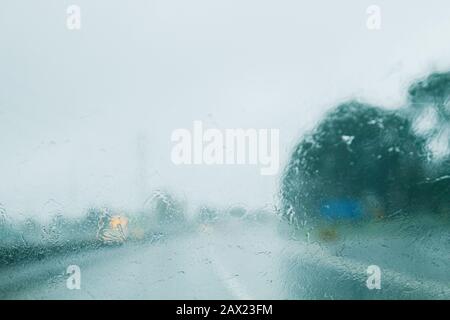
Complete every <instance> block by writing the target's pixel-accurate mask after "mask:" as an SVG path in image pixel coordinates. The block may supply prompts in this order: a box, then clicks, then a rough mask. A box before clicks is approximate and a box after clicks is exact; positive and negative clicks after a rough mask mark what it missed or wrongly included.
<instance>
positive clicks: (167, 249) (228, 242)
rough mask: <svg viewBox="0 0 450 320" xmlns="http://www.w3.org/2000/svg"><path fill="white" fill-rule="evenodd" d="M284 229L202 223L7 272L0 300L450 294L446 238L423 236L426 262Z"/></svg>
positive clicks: (396, 245)
mask: <svg viewBox="0 0 450 320" xmlns="http://www.w3.org/2000/svg"><path fill="white" fill-rule="evenodd" d="M281 233H282V232H280V229H277V228H274V227H273V225H258V226H255V227H245V228H244V227H242V226H240V225H239V224H237V223H236V225H233V224H231V225H228V226H227V227H221V228H219V227H214V226H202V227H200V228H199V230H198V232H193V233H186V234H180V235H172V236H167V237H165V238H162V239H161V240H160V241H158V242H155V243H145V244H128V245H124V246H122V247H118V248H106V249H101V250H96V251H88V252H80V253H78V254H75V255H70V256H62V257H58V258H52V259H48V260H45V261H41V262H34V263H32V264H26V265H20V266H15V267H9V268H8V269H4V270H2V273H1V274H0V298H2V299H314V298H324V299H335V298H336V299H339V298H362V299H377V298H438V299H449V298H450V289H449V288H450V281H449V280H450V274H449V272H450V270H449V268H448V256H445V254H443V253H444V252H445V250H442V244H443V243H442V240H443V239H444V240H445V241H447V242H446V243H445V245H448V236H444V237H440V236H434V237H433V239H435V240H436V239H437V240H436V241H437V244H438V245H439V246H440V247H439V248H438V249H436V248H435V247H434V246H433V244H432V242H425V243H424V241H423V239H422V240H421V241H420V247H421V248H422V247H425V248H426V250H428V253H426V254H425V255H426V256H422V255H423V254H424V253H423V252H419V251H418V250H416V249H417V248H416V247H415V244H414V242H413V241H410V242H408V243H406V242H405V241H404V239H401V241H400V242H399V241H398V240H399V239H395V238H391V239H385V240H384V241H377V240H373V239H372V241H370V245H369V244H368V243H363V242H362V241H360V239H359V241H353V242H352V246H349V245H348V242H338V243H335V244H332V245H327V246H326V247H325V246H320V245H318V244H317V243H312V244H305V243H304V242H300V241H294V240H292V239H289V237H287V236H283V235H282V234H281ZM410 240H411V239H410ZM433 241H434V240H433ZM386 243H389V245H386ZM427 244H428V246H427ZM424 245H425V246H424ZM406 247H409V248H410V252H407V251H405V248H406ZM447 248H449V247H447ZM399 252H400V254H399ZM414 252H415V254H416V257H415V258H414V257H411V254H412V253H414ZM448 252H450V251H447V253H448ZM369 253H370V254H369ZM371 264H377V265H379V266H380V268H381V270H382V289H381V290H369V289H368V288H367V287H366V279H367V272H366V269H367V267H368V266H369V265H371ZM69 265H78V266H79V267H80V268H81V289H80V290H69V289H67V287H66V279H67V278H68V275H66V274H65V271H66V268H67V267H68V266H69Z"/></svg>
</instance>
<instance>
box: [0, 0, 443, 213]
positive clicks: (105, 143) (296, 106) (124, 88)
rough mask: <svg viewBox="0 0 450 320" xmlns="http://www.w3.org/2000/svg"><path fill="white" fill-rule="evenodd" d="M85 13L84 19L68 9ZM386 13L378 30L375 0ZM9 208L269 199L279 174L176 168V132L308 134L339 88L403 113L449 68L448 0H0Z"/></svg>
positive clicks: (285, 149) (2, 158) (2, 194)
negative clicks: (413, 90) (370, 19)
mask: <svg viewBox="0 0 450 320" xmlns="http://www.w3.org/2000/svg"><path fill="white" fill-rule="evenodd" d="M71 4H76V5H79V6H80V8H81V26H82V27H81V30H79V31H69V30H68V29H67V28H66V17H67V15H66V9H67V7H68V5H71ZM372 4H376V5H378V6H379V7H380V8H381V30H378V31H370V30H368V29H367V27H366V20H367V14H366V9H367V7H368V6H369V5H372ZM0 8H1V9H0V203H2V204H3V206H4V207H5V208H6V209H7V211H8V212H9V213H10V214H11V215H15V216H21V215H22V216H23V215H37V216H41V217H43V216H47V215H49V214H50V213H51V212H52V210H54V207H55V206H57V207H58V206H59V207H61V208H62V209H63V210H64V211H65V212H67V214H71V215H75V214H81V213H82V212H83V210H84V209H85V208H86V207H88V206H94V205H109V206H112V207H115V208H125V209H136V208H139V207H140V205H141V204H142V201H143V199H144V198H145V196H146V194H149V193H150V192H151V190H153V189H155V188H159V187H165V188H168V189H171V190H173V191H175V192H176V193H178V194H180V195H182V196H183V197H185V198H186V199H187V200H188V202H189V203H190V204H191V206H192V207H195V206H196V205H198V204H201V203H209V204H213V205H215V204H217V205H225V206H227V205H233V204H245V205H248V206H249V207H256V206H264V205H266V204H268V203H271V202H272V201H273V198H274V195H275V194H276V192H277V187H278V182H279V175H277V176H261V175H260V171H259V168H257V167H255V166H212V167H208V166H197V167H188V166H175V165H174V164H173V163H172V162H171V160H170V152H171V148H172V145H173V144H172V142H171V140H170V136H171V133H172V131H173V130H175V129H177V128H188V129H191V128H192V125H193V121H194V120H202V121H203V122H204V123H205V124H206V125H207V126H209V127H215V128H219V129H227V128H255V129H260V128H277V129H280V139H281V150H280V155H281V161H282V164H284V163H285V161H286V160H287V157H288V155H289V153H290V151H291V150H292V147H293V146H294V144H295V142H296V141H298V139H299V138H300V136H301V134H302V133H303V132H304V131H305V130H307V129H310V128H312V127H313V125H314V123H315V121H317V119H318V118H319V117H320V115H322V114H323V113H324V112H325V111H326V110H327V109H329V108H331V107H332V106H333V105H335V104H336V103H338V102H341V101H343V100H345V99H348V98H352V97H357V98H360V99H363V100H365V101H368V102H371V103H374V104H379V105H383V106H386V107H389V108H395V107H398V106H400V105H402V104H403V102H404V98H405V90H406V88H407V87H408V85H409V83H410V82H411V81H412V80H413V79H414V78H416V77H420V76H423V75H425V74H427V73H428V72H431V71H435V70H447V68H448V67H449V66H450V41H448V36H449V34H450V19H449V18H448V17H449V12H450V2H448V1H447V0H442V1H436V0H434V1H433V0H431V1H411V0H409V1H406V0H404V1H403V0H402V1H400V0H396V1H376V2H373V1H361V0H352V1H300V0H276V1H275V0H272V1H267V0H220V1H219V0H158V1H154V0H147V1H144V0H133V1H124V0H122V1H118V0H115V1H113V0H95V1H92V0H89V1H87V0H74V1H70V2H69V1H59V0H42V1H23V0H2V1H1V4H0Z"/></svg>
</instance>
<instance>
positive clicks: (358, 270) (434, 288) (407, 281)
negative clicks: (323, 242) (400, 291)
mask: <svg viewBox="0 0 450 320" xmlns="http://www.w3.org/2000/svg"><path fill="white" fill-rule="evenodd" d="M308 246H312V244H309V245H308ZM314 249H316V250H317V251H316V254H315V255H312V254H311V252H308V254H305V255H302V259H305V258H308V259H309V260H310V262H313V263H315V264H317V265H318V266H321V267H328V268H330V269H334V270H337V271H339V272H342V273H350V274H351V275H352V276H354V277H355V278H357V279H361V280H362V281H363V280H364V281H365V279H366V277H367V274H366V269H367V266H368V264H366V263H362V262H359V261H357V260H354V259H350V258H344V257H337V256H335V255H333V254H331V253H330V252H329V251H328V250H325V249H323V248H322V247H320V246H318V245H317V246H314ZM317 253H318V254H317ZM297 254H298V252H297ZM381 268H382V272H383V278H384V279H385V280H384V281H385V282H389V283H393V284H395V285H399V286H401V287H402V288H408V289H410V290H418V291H424V292H426V293H427V294H428V295H431V296H433V297H447V298H448V297H449V296H450V287H449V285H443V284H442V283H441V282H437V281H433V280H426V279H421V280H417V279H416V278H414V277H412V276H409V275H407V274H404V273H400V272H397V271H394V270H391V269H386V268H383V267H381Z"/></svg>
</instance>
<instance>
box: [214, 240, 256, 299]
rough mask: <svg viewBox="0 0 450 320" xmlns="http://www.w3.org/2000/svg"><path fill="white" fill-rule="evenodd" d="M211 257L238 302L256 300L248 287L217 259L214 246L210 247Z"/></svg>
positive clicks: (222, 279) (217, 271)
mask: <svg viewBox="0 0 450 320" xmlns="http://www.w3.org/2000/svg"><path fill="white" fill-rule="evenodd" d="M209 256H210V257H211V260H212V264H213V266H214V270H215V271H216V273H217V275H218V276H219V278H220V280H221V281H222V282H223V285H224V286H225V288H226V289H227V290H228V291H229V292H230V293H231V294H232V295H233V296H234V297H235V298H236V299H238V300H254V299H253V298H252V296H251V295H250V294H249V292H248V289H247V288H246V286H245V285H244V284H243V283H242V282H240V281H239V279H238V278H237V276H236V275H235V274H232V273H230V272H229V271H228V270H227V269H226V268H225V267H224V265H223V263H222V262H221V260H220V259H219V258H218V257H217V255H216V253H215V251H214V250H213V246H212V245H210V246H209Z"/></svg>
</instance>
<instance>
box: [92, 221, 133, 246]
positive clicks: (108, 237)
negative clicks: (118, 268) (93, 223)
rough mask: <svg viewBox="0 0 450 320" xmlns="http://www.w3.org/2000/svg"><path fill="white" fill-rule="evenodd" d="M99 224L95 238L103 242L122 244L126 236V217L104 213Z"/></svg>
mask: <svg viewBox="0 0 450 320" xmlns="http://www.w3.org/2000/svg"><path fill="white" fill-rule="evenodd" d="M102 220H103V221H102V222H101V224H100V225H99V229H98V233H97V238H98V239H99V240H100V241H101V242H102V243H103V244H108V245H110V244H123V243H125V242H126V240H127V238H128V219H127V218H126V217H124V216H120V215H114V216H110V215H106V216H105V217H104V218H103V219H102Z"/></svg>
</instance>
